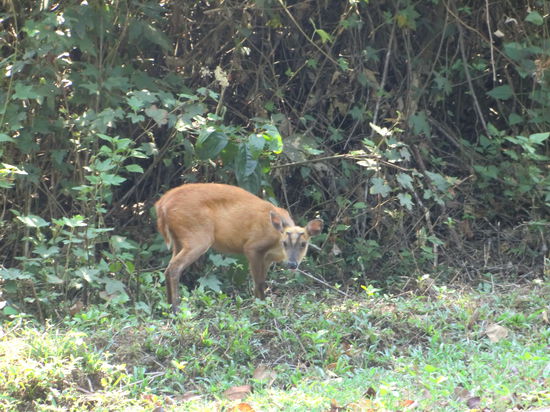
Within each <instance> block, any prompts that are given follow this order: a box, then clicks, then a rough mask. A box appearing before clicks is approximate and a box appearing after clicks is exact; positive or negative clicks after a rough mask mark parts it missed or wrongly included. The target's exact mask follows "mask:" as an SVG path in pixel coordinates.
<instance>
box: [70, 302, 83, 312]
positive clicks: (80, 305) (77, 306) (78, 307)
mask: <svg viewBox="0 0 550 412" xmlns="http://www.w3.org/2000/svg"><path fill="white" fill-rule="evenodd" d="M82 309H84V302H82V301H81V300H79V301H77V302H76V303H75V304H74V305H72V306H71V307H70V308H69V314H70V315H71V316H74V315H76V314H77V313H78V312H81V311H82Z"/></svg>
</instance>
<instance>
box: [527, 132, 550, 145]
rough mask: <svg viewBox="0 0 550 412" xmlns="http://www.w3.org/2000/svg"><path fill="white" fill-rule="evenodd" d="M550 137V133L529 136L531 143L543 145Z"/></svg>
mask: <svg viewBox="0 0 550 412" xmlns="http://www.w3.org/2000/svg"><path fill="white" fill-rule="evenodd" d="M548 136H550V132H545V133H535V134H532V135H530V136H529V141H530V142H532V143H535V144H542V142H544V141H545V140H546V139H548Z"/></svg>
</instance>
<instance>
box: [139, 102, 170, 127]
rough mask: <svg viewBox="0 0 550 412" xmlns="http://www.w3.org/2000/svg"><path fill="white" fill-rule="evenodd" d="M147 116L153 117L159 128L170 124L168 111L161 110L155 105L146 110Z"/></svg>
mask: <svg viewBox="0 0 550 412" xmlns="http://www.w3.org/2000/svg"><path fill="white" fill-rule="evenodd" d="M145 114H146V115H147V116H149V117H151V118H152V119H153V120H154V121H155V122H156V123H157V125H159V126H164V125H165V124H166V123H168V111H167V110H164V109H159V108H158V107H157V105H155V104H153V105H151V106H149V107H148V108H147V109H145Z"/></svg>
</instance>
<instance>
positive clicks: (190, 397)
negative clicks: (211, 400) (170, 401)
mask: <svg viewBox="0 0 550 412" xmlns="http://www.w3.org/2000/svg"><path fill="white" fill-rule="evenodd" d="M174 398H175V399H176V400H178V401H180V402H189V401H194V400H197V399H200V398H202V396H201V395H199V394H198V393H196V392H185V393H184V394H183V395H176V396H175V397H174Z"/></svg>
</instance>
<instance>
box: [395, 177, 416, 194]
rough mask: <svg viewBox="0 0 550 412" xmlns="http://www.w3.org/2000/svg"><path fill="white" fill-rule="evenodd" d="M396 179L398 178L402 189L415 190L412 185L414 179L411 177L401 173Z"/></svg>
mask: <svg viewBox="0 0 550 412" xmlns="http://www.w3.org/2000/svg"><path fill="white" fill-rule="evenodd" d="M396 178H397V182H398V183H399V184H400V185H401V187H403V188H405V189H410V190H413V185H412V182H413V179H412V177H411V176H409V175H407V174H405V173H399V174H398V175H397V177H396Z"/></svg>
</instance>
